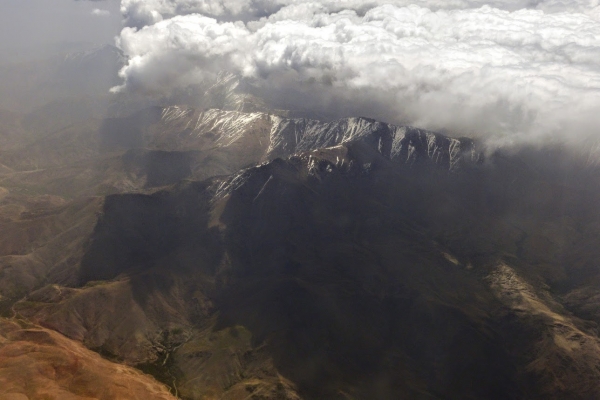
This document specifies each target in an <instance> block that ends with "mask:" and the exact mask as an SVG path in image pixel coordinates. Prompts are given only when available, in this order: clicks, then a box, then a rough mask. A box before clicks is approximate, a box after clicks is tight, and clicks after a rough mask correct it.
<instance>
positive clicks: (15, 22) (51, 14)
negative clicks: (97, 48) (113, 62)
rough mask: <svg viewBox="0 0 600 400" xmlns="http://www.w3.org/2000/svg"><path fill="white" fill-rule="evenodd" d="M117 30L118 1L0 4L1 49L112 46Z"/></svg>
mask: <svg viewBox="0 0 600 400" xmlns="http://www.w3.org/2000/svg"><path fill="white" fill-rule="evenodd" d="M95 10H96V11H95ZM120 29H121V15H120V12H119V2H118V0H106V1H94V2H92V1H74V0H1V1H0V48H4V49H6V48H33V47H35V48H39V47H41V46H44V45H49V44H60V43H66V42H89V43H98V44H106V43H114V38H115V36H117V35H118V34H119V31H120Z"/></svg>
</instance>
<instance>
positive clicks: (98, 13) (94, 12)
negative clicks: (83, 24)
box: [92, 8, 110, 17]
mask: <svg viewBox="0 0 600 400" xmlns="http://www.w3.org/2000/svg"><path fill="white" fill-rule="evenodd" d="M92 15H95V16H97V17H109V16H110V11H108V10H102V9H100V8H94V9H93V10H92Z"/></svg>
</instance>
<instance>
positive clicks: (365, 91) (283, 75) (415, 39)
mask: <svg viewBox="0 0 600 400" xmlns="http://www.w3.org/2000/svg"><path fill="white" fill-rule="evenodd" d="M389 2H390V3H393V4H387V5H380V4H381V3H386V2H385V1H380V0H374V1H371V2H368V1H367V2H365V1H355V0H343V1H333V0H322V1H313V2H308V1H306V2H303V1H291V0H272V1H266V0H265V1H260V0H238V1H227V2H225V1H196V0H180V1H174V0H150V1H144V2H139V1H135V0H124V1H123V2H122V8H123V10H124V14H125V16H126V17H128V18H132V16H133V15H145V17H144V18H146V17H147V18H146V20H145V22H144V23H143V24H133V25H136V26H139V25H147V26H145V27H143V28H142V29H139V30H138V29H136V28H125V29H124V30H123V32H122V33H121V36H120V39H119V43H120V46H121V48H122V49H123V51H124V52H125V53H126V54H127V55H128V56H129V57H130V62H129V64H128V65H127V66H126V67H125V68H124V69H123V70H122V71H121V75H122V77H123V78H124V85H123V87H122V88H121V89H132V90H142V91H148V92H159V93H168V92H169V91H171V90H174V89H178V88H184V87H186V86H187V85H190V84H193V83H197V82H200V81H202V80H203V79H204V78H205V77H207V76H210V75H211V74H214V73H217V72H219V71H227V72H232V73H235V74H239V75H240V76H242V77H243V79H244V80H245V81H246V83H248V84H249V85H250V87H252V88H253V90H254V91H255V92H256V93H258V94H260V95H262V96H263V97H265V98H266V99H267V100H269V101H271V102H272V103H273V104H274V105H277V106H279V107H281V106H285V107H290V108H293V107H296V108H308V109H313V110H323V109H325V110H328V111H329V112H331V113H335V114H338V115H344V114H360V115H368V116H373V117H377V118H382V119H385V120H388V121H392V122H408V123H412V124H416V125H420V126H425V127H429V128H433V129H449V130H451V131H453V132H454V133H457V134H469V135H473V134H478V133H483V134H489V135H491V136H490V137H492V138H494V140H498V141H510V140H515V139H516V138H523V137H525V135H526V137H527V138H528V139H530V140H535V139H536V138H538V137H541V136H543V137H547V136H549V135H550V136H552V135H563V136H564V135H565V133H570V134H572V135H578V134H581V133H582V132H586V133H589V132H591V130H592V129H596V128H595V126H600V124H597V123H598V122H600V117H599V116H598V115H597V114H598V112H597V111H596V110H597V109H599V108H600V23H599V21H598V20H597V19H596V17H597V15H598V13H597V11H598V5H597V2H595V1H590V2H585V1H577V2H576V1H572V2H570V1H569V0H565V1H558V0H547V1H539V2H531V1H526V2H525V1H523V2H519V1H518V0H517V1H513V2H503V1H491V2H488V3H489V4H491V5H493V6H494V7H491V6H489V5H485V6H481V5H482V4H484V2H483V1H478V0H455V1H441V0H429V1H427V0H426V1H420V2H417V3H418V4H419V5H409V6H406V4H407V3H408V2H405V1H389ZM287 3H289V4H287ZM292 3H293V4H292ZM520 3H521V4H520ZM365 4H367V5H368V6H365ZM519 4H520V5H519ZM515 5H518V6H519V7H516V6H515ZM480 6H481V7H480ZM525 6H529V8H521V7H525ZM136 7H138V8H136ZM134 11H135V12H134ZM197 12H201V13H204V14H209V15H213V16H218V19H213V18H208V17H206V16H203V15H201V14H198V13H197ZM174 14H184V15H178V16H173V15H174ZM237 17H242V18H241V19H242V20H243V21H242V22H227V21H226V20H227V19H232V20H236V19H237ZM141 20H142V19H140V18H138V22H139V21H141ZM519 140H520V139H519Z"/></svg>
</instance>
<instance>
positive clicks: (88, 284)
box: [0, 48, 600, 399]
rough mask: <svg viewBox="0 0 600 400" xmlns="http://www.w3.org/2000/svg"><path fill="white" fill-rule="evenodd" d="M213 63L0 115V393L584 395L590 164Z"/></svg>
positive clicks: (592, 323)
mask: <svg viewBox="0 0 600 400" xmlns="http://www.w3.org/2000/svg"><path fill="white" fill-rule="evenodd" d="M99 51H100V52H101V53H93V54H92V55H90V54H89V53H86V54H87V55H79V56H78V57H75V58H69V57H67V58H66V59H65V60H66V61H65V63H66V64H61V65H62V66H61V67H60V68H59V69H60V71H69V70H68V69H67V67H66V66H65V65H67V66H68V65H72V60H74V59H76V60H78V61H77V63H76V64H77V65H84V67H81V68H83V70H85V69H86V68H87V65H88V64H86V61H85V60H88V58H89V57H91V59H95V58H94V57H96V56H101V57H104V58H103V59H112V60H113V61H111V62H113V64H110V63H109V64H110V65H116V64H118V63H119V62H120V61H119V60H120V59H119V57H117V55H115V54H116V53H114V51H113V50H111V49H106V48H103V49H100V50H99ZM82 54H83V53H82ZM98 54H100V55H98ZM94 63H95V62H94ZM114 63H116V64H114ZM76 70H77V71H81V70H82V69H76ZM61 73H62V72H61ZM69 74H73V73H72V72H69ZM75 75H76V74H75ZM219 79H220V81H219V82H217V83H215V84H214V85H212V86H210V85H209V86H210V87H209V88H208V89H206V88H203V93H204V99H203V100H202V101H197V102H196V104H189V103H188V104H180V105H173V104H170V105H160V106H159V105H151V106H149V107H148V106H147V104H140V103H135V102H134V101H132V100H131V99H128V100H127V101H125V100H123V99H122V98H121V99H119V100H117V101H116V102H115V103H112V104H105V103H103V104H104V106H103V107H104V108H102V111H99V110H98V109H97V108H96V105H97V103H96V100H94V99H95V98H93V96H92V100H90V101H89V102H87V103H86V102H85V101H80V100H78V99H79V98H86V99H90V98H89V97H87V95H86V96H80V97H75V98H74V100H73V99H71V100H64V99H63V100H61V101H60V102H50V103H48V102H46V103H44V104H43V105H41V106H39V107H38V106H36V107H33V108H32V109H30V110H27V111H25V112H19V111H14V110H10V111H9V110H5V111H2V112H0V146H1V148H0V221H1V223H0V315H1V318H0V382H2V384H0V396H3V398H8V399H25V398H30V399H37V398H65V399H67V398H73V399H84V398H107V399H108V398H131V399H134V398H140V399H154V398H156V399H167V398H181V399H397V398H411V399H538V398H545V399H565V398H569V399H593V398H598V397H600V385H598V382H599V381H600V339H599V336H598V335H599V332H598V329H599V328H598V324H599V323H600V296H599V294H598V293H599V290H598V288H599V285H600V271H599V270H598V264H597V260H598V259H599V256H600V248H598V246H597V245H596V238H597V237H598V235H599V234H600V211H598V207H597V204H598V203H599V201H600V190H599V189H598V188H600V185H599V183H600V182H598V181H599V178H598V177H599V176H600V175H599V174H598V172H599V171H598V166H597V164H595V163H594V162H590V159H589V158H582V157H581V156H580V154H579V153H578V151H579V150H574V149H572V148H569V147H567V146H563V145H559V144H553V143H544V144H542V145H539V146H536V147H533V146H532V147H527V146H522V147H520V148H513V149H491V148H489V147H486V146H485V144H484V143H480V142H478V141H476V140H473V139H469V138H453V137H448V136H445V135H442V134H439V133H435V132H430V131H427V130H424V129H419V128H416V127H410V126H397V125H392V124H388V123H384V122H380V121H376V120H373V119H369V118H363V117H349V118H343V119H335V120H329V119H323V120H320V119H314V118H300V117H298V116H295V115H293V114H294V113H291V112H284V111H281V110H271V111H270V110H266V109H264V105H262V104H261V103H260V101H259V100H257V99H254V98H252V97H251V96H244V95H242V94H240V93H239V92H238V91H237V90H238V89H237V84H236V82H235V80H234V79H233V78H231V77H227V76H222V77H220V78H219ZM110 85H112V83H110ZM105 86H108V84H106V85H105ZM52 96H53V97H56V96H57V95H54V94H53V95H52ZM162 100H164V99H162ZM74 103H77V104H79V105H81V110H80V111H77V110H75V111H73V113H72V114H69V113H65V112H63V111H62V110H63V109H69V110H74V108H73V107H71V106H70V105H69V104H74ZM123 104H126V105H127V106H126V107H123V108H122V109H120V105H123ZM215 106H219V107H215ZM90 110H91V111H90ZM111 110H112V111H111ZM115 110H119V111H118V112H117V111H115ZM103 114H105V116H103Z"/></svg>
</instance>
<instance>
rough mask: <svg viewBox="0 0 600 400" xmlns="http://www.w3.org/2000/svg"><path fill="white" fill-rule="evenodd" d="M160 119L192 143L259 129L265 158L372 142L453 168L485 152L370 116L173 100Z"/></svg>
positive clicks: (410, 158) (402, 157) (406, 157)
mask: <svg viewBox="0 0 600 400" xmlns="http://www.w3.org/2000/svg"><path fill="white" fill-rule="evenodd" d="M160 124H162V127H161V129H160V130H161V131H163V132H169V134H177V135H178V136H179V137H181V136H184V137H185V138H186V140H185V142H186V143H187V144H188V145H189V143H192V142H193V141H194V140H195V139H196V140H203V143H205V141H206V140H207V139H210V142H211V144H212V145H214V146H215V147H222V148H224V147H229V146H232V145H234V144H236V143H238V142H239V141H240V140H241V139H244V138H247V137H248V135H251V134H257V133H258V134H259V136H257V137H259V138H261V139H260V140H261V145H262V146H263V147H264V153H263V161H264V160H271V159H274V158H277V157H289V156H291V155H293V154H299V153H305V152H308V151H312V150H316V149H321V148H326V147H334V146H338V145H341V144H350V143H355V142H364V143H367V144H369V145H371V146H372V147H373V148H375V149H376V150H377V151H378V152H379V153H381V154H382V155H383V156H385V157H386V158H388V159H390V160H392V161H395V162H399V163H404V164H408V165H411V166H412V165H414V164H415V163H418V162H422V161H429V162H432V163H434V164H436V165H438V166H440V167H442V168H445V169H448V170H454V169H456V168H457V167H458V166H459V165H460V164H461V163H465V162H466V163H476V162H477V161H478V160H479V159H480V153H479V152H478V151H477V149H476V148H475V145H474V143H473V142H472V141H471V140H470V139H464V138H462V139H453V138H449V137H446V136H444V135H441V134H437V133H434V132H430V131H426V130H423V129H418V128H413V127H408V126H396V125H391V124H386V123H383V122H378V121H375V120H372V119H369V118H344V119H340V120H336V121H331V122H322V121H317V120H312V119H305V118H284V117H281V116H277V115H271V114H266V113H260V112H255V113H244V112H238V111H225V110H217V109H210V110H205V111H201V110H196V109H193V108H189V107H180V106H172V107H166V108H164V109H163V110H162V116H161V120H160ZM262 138H264V139H265V140H264V142H265V143H262Z"/></svg>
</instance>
